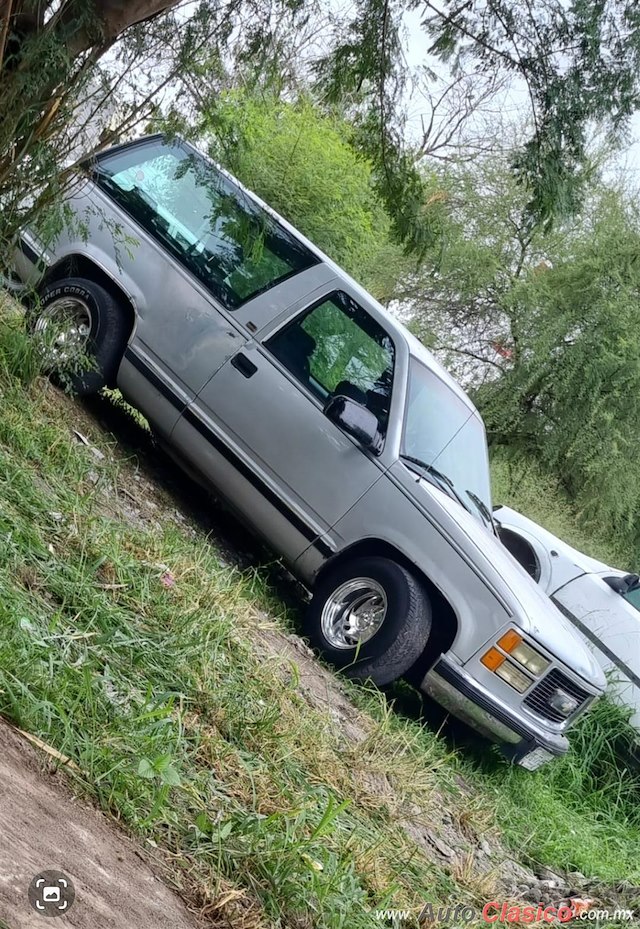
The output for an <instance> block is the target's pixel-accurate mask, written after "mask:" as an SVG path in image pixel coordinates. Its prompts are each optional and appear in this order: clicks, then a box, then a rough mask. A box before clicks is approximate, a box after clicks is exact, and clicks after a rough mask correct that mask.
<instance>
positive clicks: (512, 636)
mask: <svg viewBox="0 0 640 929" xmlns="http://www.w3.org/2000/svg"><path fill="white" fill-rule="evenodd" d="M521 642H522V636H521V635H518V633H517V632H516V631H515V629H509V631H508V632H505V634H504V635H503V636H502V638H501V639H498V645H499V646H500V648H501V649H503V650H504V651H505V652H509V653H511V652H512V651H513V650H514V648H515V647H516V646H517V645H520V643H521Z"/></svg>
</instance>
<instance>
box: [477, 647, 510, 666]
mask: <svg viewBox="0 0 640 929" xmlns="http://www.w3.org/2000/svg"><path fill="white" fill-rule="evenodd" d="M505 660H506V659H505V657H504V655H503V654H502V652H499V651H498V649H497V648H490V649H489V651H488V652H486V653H485V654H484V655H483V656H482V658H481V659H480V661H481V663H482V664H483V665H484V666H485V668H489V670H490V671H495V670H496V668H499V667H500V665H501V664H502V662H503V661H505Z"/></svg>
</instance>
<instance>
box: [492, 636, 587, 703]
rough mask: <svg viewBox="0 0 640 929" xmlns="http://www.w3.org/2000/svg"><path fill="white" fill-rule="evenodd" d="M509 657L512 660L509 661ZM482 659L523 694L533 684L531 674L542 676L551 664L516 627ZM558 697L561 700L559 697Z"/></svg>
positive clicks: (501, 638)
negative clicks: (528, 642)
mask: <svg viewBox="0 0 640 929" xmlns="http://www.w3.org/2000/svg"><path fill="white" fill-rule="evenodd" d="M509 658H511V659H512V660H511V661H509V660H508V659H509ZM480 661H481V662H482V664H483V665H484V666H485V668H488V669H489V670H490V671H493V673H494V674H497V675H498V677H501V678H502V680H503V681H506V682H507V684H510V685H511V687H513V688H514V689H515V690H517V691H518V693H521V694H523V693H524V692H525V690H528V689H529V687H531V685H532V684H533V681H532V680H531V677H529V674H531V675H532V677H534V678H540V677H541V676H542V675H543V674H544V672H545V671H546V670H547V668H548V667H549V665H550V664H551V662H550V661H549V659H548V658H545V656H544V655H542V654H541V653H540V652H539V651H538V650H537V649H535V648H532V647H531V645H528V644H527V643H526V642H525V641H524V639H523V638H522V636H521V635H520V633H519V632H516V630H515V629H509V631H508V632H505V633H504V635H503V636H501V637H500V638H499V639H498V641H497V642H496V644H495V645H493V646H492V647H491V648H490V649H489V650H488V651H487V652H485V653H484V655H483V656H482V658H481V659H480ZM516 662H517V664H516ZM520 668H524V669H525V670H526V671H528V672H529V674H524V673H523V672H522V671H521V670H520ZM562 693H563V697H568V698H569V699H570V694H565V693H564V691H563V692H562ZM558 699H559V700H560V698H559V697H558ZM562 702H563V705H568V704H567V702H566V701H565V700H563V701H562ZM556 709H557V712H561V710H560V709H559V707H558V708H556Z"/></svg>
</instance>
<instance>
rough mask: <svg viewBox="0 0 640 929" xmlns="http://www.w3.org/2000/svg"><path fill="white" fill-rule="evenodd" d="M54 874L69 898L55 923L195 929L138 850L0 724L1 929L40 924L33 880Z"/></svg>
mask: <svg viewBox="0 0 640 929" xmlns="http://www.w3.org/2000/svg"><path fill="white" fill-rule="evenodd" d="M49 869H56V870H57V869H60V870H62V871H63V872H64V873H65V874H66V875H68V876H69V877H70V878H71V880H72V882H73V884H74V887H75V893H76V899H75V902H74V903H73V904H72V906H71V908H70V910H69V912H68V915H65V916H64V917H63V918H62V920H61V921H60V922H59V923H53V924H51V923H50V924H49V925H54V926H55V925H60V926H73V927H77V929H163V927H166V929H196V927H197V926H198V923H197V921H196V920H195V918H194V917H193V916H192V915H191V914H190V913H189V912H188V911H187V910H186V908H185V905H184V903H183V902H182V901H181V900H180V898H179V897H178V896H177V895H176V894H174V893H173V892H172V891H171V890H170V889H169V888H168V887H167V885H166V884H165V883H163V881H161V880H160V879H159V878H158V877H156V875H155V874H154V873H153V871H152V870H151V868H150V867H149V865H148V864H147V863H146V862H145V860H144V859H143V856H142V854H141V852H140V850H139V849H138V847H137V846H136V845H135V844H134V843H133V842H132V841H130V840H129V839H128V838H127V837H126V836H125V835H124V834H123V833H122V832H121V831H120V830H119V829H118V828H117V827H116V826H114V825H112V824H111V823H110V822H109V821H108V819H107V818H106V817H105V816H104V815H103V814H101V813H100V812H98V811H97V810H95V809H93V808H92V807H90V806H88V805H87V804H86V803H83V802H81V801H78V800H76V799H75V798H74V797H73V796H72V795H71V793H70V791H69V789H68V787H67V786H66V785H65V784H64V781H63V779H62V778H60V777H59V776H56V775H55V774H52V773H50V772H48V771H47V769H46V756H45V755H44V754H43V753H42V752H40V751H39V750H38V749H35V748H33V747H32V746H31V745H30V744H29V743H28V742H27V741H26V740H25V739H24V738H23V737H22V736H20V735H19V734H18V733H16V732H15V731H14V730H13V729H11V728H10V727H9V726H7V725H6V724H5V723H3V722H0V927H2V926H3V922H4V924H5V925H6V926H7V927H8V929H38V927H42V926H43V925H46V923H44V921H43V917H42V916H41V915H40V914H38V913H36V911H35V910H34V909H33V908H32V907H31V905H30V903H29V901H28V898H27V889H28V887H29V884H30V882H31V880H32V878H33V877H34V876H35V875H36V874H38V873H39V872H41V871H44V870H49Z"/></svg>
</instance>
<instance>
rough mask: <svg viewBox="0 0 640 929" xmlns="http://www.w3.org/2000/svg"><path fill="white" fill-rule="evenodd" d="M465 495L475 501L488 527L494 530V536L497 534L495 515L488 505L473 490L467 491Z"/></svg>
mask: <svg viewBox="0 0 640 929" xmlns="http://www.w3.org/2000/svg"><path fill="white" fill-rule="evenodd" d="M465 493H466V495H467V497H469V498H470V499H471V500H473V502H474V503H475V505H476V507H477V509H478V511H479V513H480V515H481V516H482V518H483V519H484V520H485V522H486V524H487V526H489V527H490V528H491V529H492V530H493V532H494V534H496V525H495V522H494V520H493V513H492V512H491V510H490V509H489V507H488V506H487V504H486V503H485V502H484V500H483V499H482V497H479V496H478V495H477V494H474V492H473V491H472V490H465Z"/></svg>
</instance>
